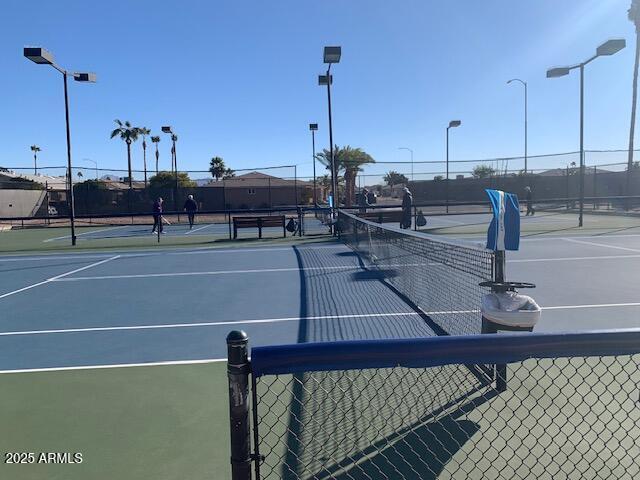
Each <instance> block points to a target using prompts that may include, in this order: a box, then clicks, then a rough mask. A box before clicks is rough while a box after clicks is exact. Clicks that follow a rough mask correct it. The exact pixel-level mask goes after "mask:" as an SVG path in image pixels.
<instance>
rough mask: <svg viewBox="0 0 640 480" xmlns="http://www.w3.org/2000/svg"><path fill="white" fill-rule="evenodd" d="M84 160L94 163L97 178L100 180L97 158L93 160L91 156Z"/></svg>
mask: <svg viewBox="0 0 640 480" xmlns="http://www.w3.org/2000/svg"><path fill="white" fill-rule="evenodd" d="M82 160H84V161H85V162H91V163H93V165H94V166H95V169H96V180H98V162H96V161H95V160H91V159H90V158H83V159H82Z"/></svg>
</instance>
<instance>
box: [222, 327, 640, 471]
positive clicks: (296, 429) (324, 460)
mask: <svg viewBox="0 0 640 480" xmlns="http://www.w3.org/2000/svg"><path fill="white" fill-rule="evenodd" d="M252 362H253V363H252V365H251V367H252V370H253V387H254V391H253V392H252V396H253V399H254V402H255V404H254V405H253V408H254V411H253V413H254V425H253V428H254V432H253V433H254V438H255V443H254V446H253V447H254V448H253V451H254V454H253V455H252V458H253V460H254V464H255V465H254V467H255V475H256V478H261V479H275V478H284V479H345V480H346V479H350V480H351V479H354V480H355V479H358V480H359V479H363V480H364V479H369V480H371V479H416V478H420V479H436V478H438V479H439V478H460V479H462V478H465V479H466V478H472V479H478V478H492V479H512V478H536V479H537V478H549V479H551V478H553V479H555V478H575V479H582V478H602V479H610V478H629V479H631V478H638V476H639V475H640V462H639V461H638V458H640V331H639V330H635V331H628V332H609V333H586V334H564V335H541V334H526V335H498V336H495V335H485V336H472V337H434V338H427V339H421V340H412V341H378V342H342V343H339V342H336V343H332V344H315V345H313V344H308V345H296V346H290V347H287V346H283V347H265V348H263V349H260V348H257V349H253V351H252ZM480 362H482V363H502V362H504V363H507V364H508V367H507V379H508V381H507V389H506V390H505V391H498V390H497V388H496V387H495V382H494V381H493V380H492V379H490V378H487V377H483V376H481V375H477V374H475V373H474V372H475V370H474V369H473V368H471V367H472V364H475V363H480ZM307 370H308V371H307ZM237 478H245V477H234V479H237Z"/></svg>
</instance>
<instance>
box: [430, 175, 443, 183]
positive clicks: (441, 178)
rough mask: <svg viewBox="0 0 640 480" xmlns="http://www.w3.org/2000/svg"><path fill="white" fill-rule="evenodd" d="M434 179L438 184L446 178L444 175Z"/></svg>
mask: <svg viewBox="0 0 640 480" xmlns="http://www.w3.org/2000/svg"><path fill="white" fill-rule="evenodd" d="M433 179H434V180H435V181H436V182H441V181H442V180H444V177H443V176H442V175H436V176H435V177H433Z"/></svg>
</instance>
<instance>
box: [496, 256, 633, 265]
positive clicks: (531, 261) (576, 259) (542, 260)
mask: <svg viewBox="0 0 640 480" xmlns="http://www.w3.org/2000/svg"><path fill="white" fill-rule="evenodd" d="M627 258H640V255H602V256H598V257H557V258H522V259H516V260H507V263H535V262H556V261H558V262H568V261H581V260H617V259H627Z"/></svg>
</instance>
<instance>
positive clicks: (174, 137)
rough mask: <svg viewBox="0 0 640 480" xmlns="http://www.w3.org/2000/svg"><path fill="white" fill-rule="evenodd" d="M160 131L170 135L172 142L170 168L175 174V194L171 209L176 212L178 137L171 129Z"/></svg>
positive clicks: (164, 128) (165, 128)
mask: <svg viewBox="0 0 640 480" xmlns="http://www.w3.org/2000/svg"><path fill="white" fill-rule="evenodd" d="M162 131H163V132H164V133H168V134H169V135H171V141H172V142H173V143H172V145H171V167H172V168H174V173H175V185H174V187H173V188H174V190H175V193H174V195H173V208H174V209H175V211H176V212H177V211H178V155H177V153H176V140H178V136H177V135H176V134H175V133H173V130H171V127H162Z"/></svg>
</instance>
